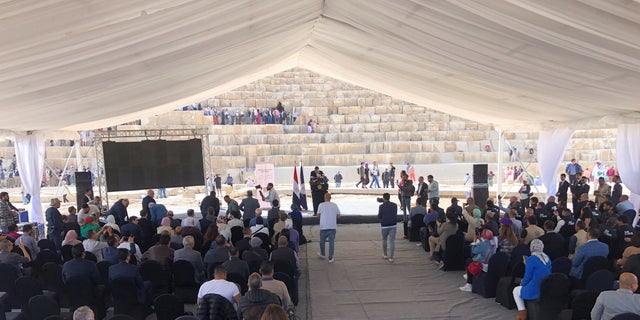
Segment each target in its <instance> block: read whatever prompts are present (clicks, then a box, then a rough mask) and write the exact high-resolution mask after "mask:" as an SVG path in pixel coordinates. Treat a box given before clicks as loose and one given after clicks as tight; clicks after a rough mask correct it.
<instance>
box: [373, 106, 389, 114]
mask: <svg viewBox="0 0 640 320" xmlns="http://www.w3.org/2000/svg"><path fill="white" fill-rule="evenodd" d="M373 108H374V112H375V114H379V115H387V114H389V107H388V106H380V105H376V106H375V107H373Z"/></svg>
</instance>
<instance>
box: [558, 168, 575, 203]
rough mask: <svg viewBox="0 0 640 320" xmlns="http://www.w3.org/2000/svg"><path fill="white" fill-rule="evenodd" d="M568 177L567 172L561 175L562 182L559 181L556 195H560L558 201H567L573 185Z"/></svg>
mask: <svg viewBox="0 0 640 320" xmlns="http://www.w3.org/2000/svg"><path fill="white" fill-rule="evenodd" d="M566 179H567V175H566V174H564V173H563V174H561V175H560V182H558V192H557V193H556V197H558V201H559V202H564V203H565V204H566V203H567V199H568V196H567V194H568V192H569V187H571V184H570V183H569V181H567V180H566Z"/></svg>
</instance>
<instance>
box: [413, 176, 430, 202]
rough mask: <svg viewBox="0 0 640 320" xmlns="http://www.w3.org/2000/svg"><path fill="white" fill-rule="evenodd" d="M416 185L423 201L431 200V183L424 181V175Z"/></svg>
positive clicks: (417, 193) (419, 196)
mask: <svg viewBox="0 0 640 320" xmlns="http://www.w3.org/2000/svg"><path fill="white" fill-rule="evenodd" d="M415 187H416V195H417V196H418V198H419V199H422V203H427V200H429V185H428V184H427V183H426V182H424V177H422V176H420V177H418V185H416V186H415Z"/></svg>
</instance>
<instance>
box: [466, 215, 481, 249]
mask: <svg viewBox="0 0 640 320" xmlns="http://www.w3.org/2000/svg"><path fill="white" fill-rule="evenodd" d="M472 213H473V215H470V214H469V212H467V210H462V214H463V216H464V219H465V220H467V233H466V234H465V235H464V240H465V241H467V242H473V237H474V236H475V234H476V230H479V229H480V228H481V227H482V218H481V216H482V212H481V211H480V209H479V208H475V209H473V212H472Z"/></svg>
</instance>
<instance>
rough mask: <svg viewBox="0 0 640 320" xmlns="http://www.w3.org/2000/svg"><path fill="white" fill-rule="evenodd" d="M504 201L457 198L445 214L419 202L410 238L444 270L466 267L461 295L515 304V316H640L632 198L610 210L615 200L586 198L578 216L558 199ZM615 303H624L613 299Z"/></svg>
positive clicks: (638, 238)
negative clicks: (504, 203)
mask: <svg viewBox="0 0 640 320" xmlns="http://www.w3.org/2000/svg"><path fill="white" fill-rule="evenodd" d="M500 200H502V199H501V198H500V197H499V202H498V206H496V205H495V204H494V202H493V200H488V201H487V202H486V204H485V205H484V208H480V207H478V206H477V205H476V204H475V203H474V199H473V198H472V197H470V198H468V199H467V201H466V203H465V204H464V205H463V206H460V205H458V200H457V199H456V198H453V199H452V200H451V206H449V207H448V208H447V209H446V210H445V209H443V208H440V207H439V202H438V200H437V199H436V200H434V201H432V202H431V204H430V207H429V209H426V208H424V207H425V204H424V201H423V200H422V199H418V203H417V204H416V207H421V208H424V209H425V210H418V209H416V210H414V209H415V208H416V207H414V209H412V210H411V212H426V214H423V213H420V214H418V215H417V216H414V215H412V216H411V217H410V218H411V220H410V223H409V224H410V229H411V227H415V228H419V230H413V231H412V230H410V234H416V235H417V236H416V237H419V238H417V239H410V240H413V241H421V242H422V246H423V248H424V250H425V251H427V252H429V255H430V257H431V259H432V260H433V261H434V263H435V264H436V265H437V266H438V268H439V269H444V270H446V271H449V270H466V271H467V274H466V275H465V279H466V283H465V285H464V286H462V287H461V288H460V290H462V291H466V292H474V293H479V294H481V295H483V296H484V297H496V301H499V302H501V301H502V300H509V301H508V302H505V303H504V304H503V305H505V306H508V307H510V308H514V307H517V309H518V310H519V313H518V318H517V319H527V316H529V318H533V319H552V318H556V317H561V316H562V315H563V313H562V310H565V311H566V312H569V309H571V312H572V313H573V319H582V316H583V315H584V317H585V318H591V319H611V318H612V317H613V316H615V315H616V314H622V313H636V314H640V295H637V294H632V293H633V292H635V293H638V291H637V290H638V283H637V281H638V278H640V232H637V231H638V230H636V228H634V227H632V224H633V223H634V222H635V221H634V220H636V219H637V218H636V215H637V213H636V211H635V210H634V209H633V205H632V204H631V203H630V202H629V197H628V196H626V195H622V196H621V197H620V199H616V201H615V203H616V205H613V203H614V202H612V201H611V199H610V197H609V198H607V197H603V199H598V200H599V202H598V203H596V202H594V201H590V200H589V197H588V194H583V195H582V196H581V197H580V201H578V202H577V206H576V208H575V210H574V211H572V210H570V209H569V208H567V204H566V200H564V201H559V202H557V203H556V198H555V197H553V196H551V197H549V198H548V199H547V203H543V202H541V201H539V200H538V199H537V198H536V197H531V199H528V201H530V203H529V204H528V205H523V204H522V203H521V201H519V200H518V198H516V197H511V198H510V199H509V205H508V206H507V207H503V206H502V203H500ZM576 210H577V211H576ZM411 224H413V226H411ZM598 271H600V272H598ZM592 275H593V276H592ZM552 279H553V280H554V281H551V280H552ZM616 279H619V281H615V280H616ZM603 283H604V284H603ZM618 283H619V285H618ZM560 284H566V286H565V287H562V286H561V285H560ZM618 287H619V289H618V290H617V291H612V290H614V288H618ZM550 295H551V296H553V295H555V296H554V297H555V298H554V299H552V300H549V297H550ZM505 297H506V298H505ZM545 299H546V300H545ZM614 299H622V300H621V301H625V303H622V302H619V303H610V302H608V301H613V300H614ZM549 301H553V302H549ZM501 303H502V302H501ZM529 308H534V309H535V310H534V311H532V310H528V309H529ZM551 309H553V310H552V311H550V310H551ZM550 315H553V316H550ZM569 318H571V317H570V316H569Z"/></svg>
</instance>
